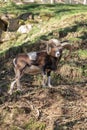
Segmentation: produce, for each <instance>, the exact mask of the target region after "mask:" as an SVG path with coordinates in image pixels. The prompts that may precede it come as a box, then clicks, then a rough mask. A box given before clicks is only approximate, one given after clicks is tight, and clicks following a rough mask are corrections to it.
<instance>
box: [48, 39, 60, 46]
mask: <svg viewBox="0 0 87 130" xmlns="http://www.w3.org/2000/svg"><path fill="white" fill-rule="evenodd" d="M48 43H49V44H52V45H55V46H59V45H61V43H60V41H59V40H57V39H50V40H49V41H48Z"/></svg>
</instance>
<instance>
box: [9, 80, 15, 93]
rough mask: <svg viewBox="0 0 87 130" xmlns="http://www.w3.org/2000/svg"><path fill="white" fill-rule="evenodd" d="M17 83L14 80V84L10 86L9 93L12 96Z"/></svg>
mask: <svg viewBox="0 0 87 130" xmlns="http://www.w3.org/2000/svg"><path fill="white" fill-rule="evenodd" d="M15 83H16V80H14V81H13V82H12V83H11V86H10V90H9V91H8V93H9V94H10V95H11V94H12V92H13V88H14V85H15Z"/></svg>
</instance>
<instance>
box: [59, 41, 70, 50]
mask: <svg viewBox="0 0 87 130" xmlns="http://www.w3.org/2000/svg"><path fill="white" fill-rule="evenodd" d="M61 46H62V48H63V49H67V50H71V49H72V45H71V44H70V43H68V42H63V43H61Z"/></svg>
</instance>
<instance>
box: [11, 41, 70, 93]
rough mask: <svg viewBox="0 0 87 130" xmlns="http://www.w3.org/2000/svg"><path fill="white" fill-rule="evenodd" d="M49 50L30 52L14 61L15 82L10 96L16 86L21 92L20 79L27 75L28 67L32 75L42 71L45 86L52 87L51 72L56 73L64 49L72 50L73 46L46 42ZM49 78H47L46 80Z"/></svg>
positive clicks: (20, 55)
mask: <svg viewBox="0 0 87 130" xmlns="http://www.w3.org/2000/svg"><path fill="white" fill-rule="evenodd" d="M45 43H46V44H47V49H46V50H42V51H39V52H30V53H27V54H19V55H18V56H17V57H16V58H14V60H13V64H14V71H15V80H14V81H13V82H12V83H11V87H10V90H9V94H12V92H13V88H14V85H15V84H16V85H17V89H18V90H21V89H22V88H21V84H20V78H21V77H22V76H23V74H24V73H25V69H26V67H29V69H30V73H33V72H35V71H41V73H42V75H43V84H42V85H43V86H46V80H47V86H49V87H51V76H50V74H51V71H56V69H57V64H58V62H59V61H60V59H61V57H62V52H63V50H64V49H68V50H69V51H70V50H71V45H70V44H69V43H67V42H64V43H61V42H59V41H58V40H57V39H50V40H49V41H45ZM46 76H47V78H46Z"/></svg>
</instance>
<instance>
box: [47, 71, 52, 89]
mask: <svg viewBox="0 0 87 130" xmlns="http://www.w3.org/2000/svg"><path fill="white" fill-rule="evenodd" d="M50 74H51V71H49V72H47V85H48V87H52V85H51V76H50Z"/></svg>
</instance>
